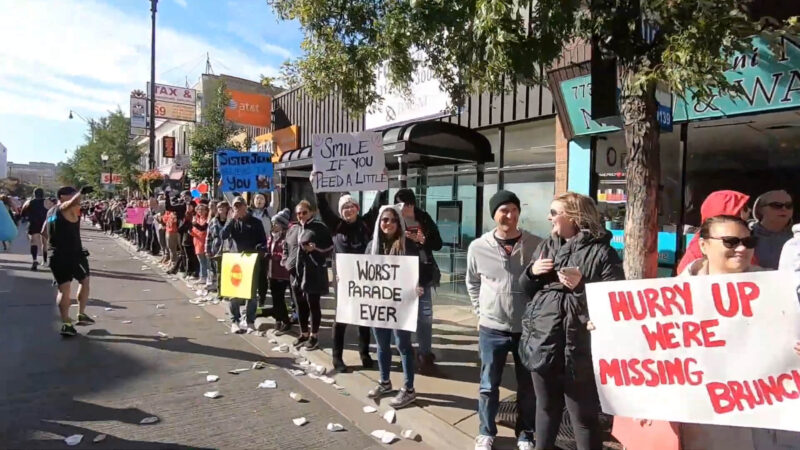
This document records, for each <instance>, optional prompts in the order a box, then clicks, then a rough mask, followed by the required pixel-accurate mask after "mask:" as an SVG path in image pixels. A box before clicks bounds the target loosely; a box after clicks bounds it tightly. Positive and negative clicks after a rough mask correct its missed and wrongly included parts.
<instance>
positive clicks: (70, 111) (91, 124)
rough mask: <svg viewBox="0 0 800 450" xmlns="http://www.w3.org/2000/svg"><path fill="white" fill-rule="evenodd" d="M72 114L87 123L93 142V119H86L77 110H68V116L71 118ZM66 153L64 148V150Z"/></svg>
mask: <svg viewBox="0 0 800 450" xmlns="http://www.w3.org/2000/svg"><path fill="white" fill-rule="evenodd" d="M73 114H74V115H76V116H78V117H80V118H81V119H83V121H84V122H86V123H88V124H89V129H90V130H91V131H92V142H94V119H87V118H86V117H83V116H82V115H80V114H79V113H78V111H73V110H71V109H70V110H69V118H70V119H72V117H73ZM64 152H65V153H66V150H65V151H64Z"/></svg>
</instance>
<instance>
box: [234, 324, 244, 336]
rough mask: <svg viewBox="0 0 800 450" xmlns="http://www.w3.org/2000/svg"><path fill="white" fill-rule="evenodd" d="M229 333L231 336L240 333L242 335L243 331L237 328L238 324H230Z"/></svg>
mask: <svg viewBox="0 0 800 450" xmlns="http://www.w3.org/2000/svg"><path fill="white" fill-rule="evenodd" d="M231 333H233V334H242V333H244V330H243V329H242V328H241V327H240V326H239V324H238V323H232V324H231Z"/></svg>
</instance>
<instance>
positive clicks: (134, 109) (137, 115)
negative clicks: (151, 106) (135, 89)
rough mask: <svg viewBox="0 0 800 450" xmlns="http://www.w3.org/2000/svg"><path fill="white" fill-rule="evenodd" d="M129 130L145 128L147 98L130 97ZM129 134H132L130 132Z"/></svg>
mask: <svg viewBox="0 0 800 450" xmlns="http://www.w3.org/2000/svg"><path fill="white" fill-rule="evenodd" d="M130 114H131V130H133V129H135V128H147V98H145V97H135V96H133V95H131V112H130ZM131 134H134V133H133V132H131Z"/></svg>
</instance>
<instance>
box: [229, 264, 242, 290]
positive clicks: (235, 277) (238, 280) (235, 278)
mask: <svg viewBox="0 0 800 450" xmlns="http://www.w3.org/2000/svg"><path fill="white" fill-rule="evenodd" d="M231 284H232V285H234V286H235V287H239V285H240V284H242V266H240V265H238V264H234V265H233V267H231Z"/></svg>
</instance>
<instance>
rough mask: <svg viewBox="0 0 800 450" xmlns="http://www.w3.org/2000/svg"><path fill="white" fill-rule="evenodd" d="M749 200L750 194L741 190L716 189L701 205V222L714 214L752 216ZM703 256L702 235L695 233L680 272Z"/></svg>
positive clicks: (682, 260)
mask: <svg viewBox="0 0 800 450" xmlns="http://www.w3.org/2000/svg"><path fill="white" fill-rule="evenodd" d="M749 200H750V196H749V195H745V194H742V193H741V192H736V191H714V192H712V193H710V194H708V197H706V199H705V200H703V204H702V205H701V206H700V222H701V223H702V222H703V221H705V220H706V219H708V218H709V217H714V216H737V217H741V218H742V219H743V220H747V219H748V218H749V217H750V208H748V207H747V202H748V201H749ZM702 257H703V253H701V252H700V236H698V235H695V236H694V237H693V238H692V240H691V241H690V242H689V246H688V247H686V253H684V254H683V257H682V258H681V261H680V263H679V264H678V273H681V272H683V270H684V269H686V266H688V265H689V264H690V263H692V262H694V261H696V260H698V259H700V258H702Z"/></svg>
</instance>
